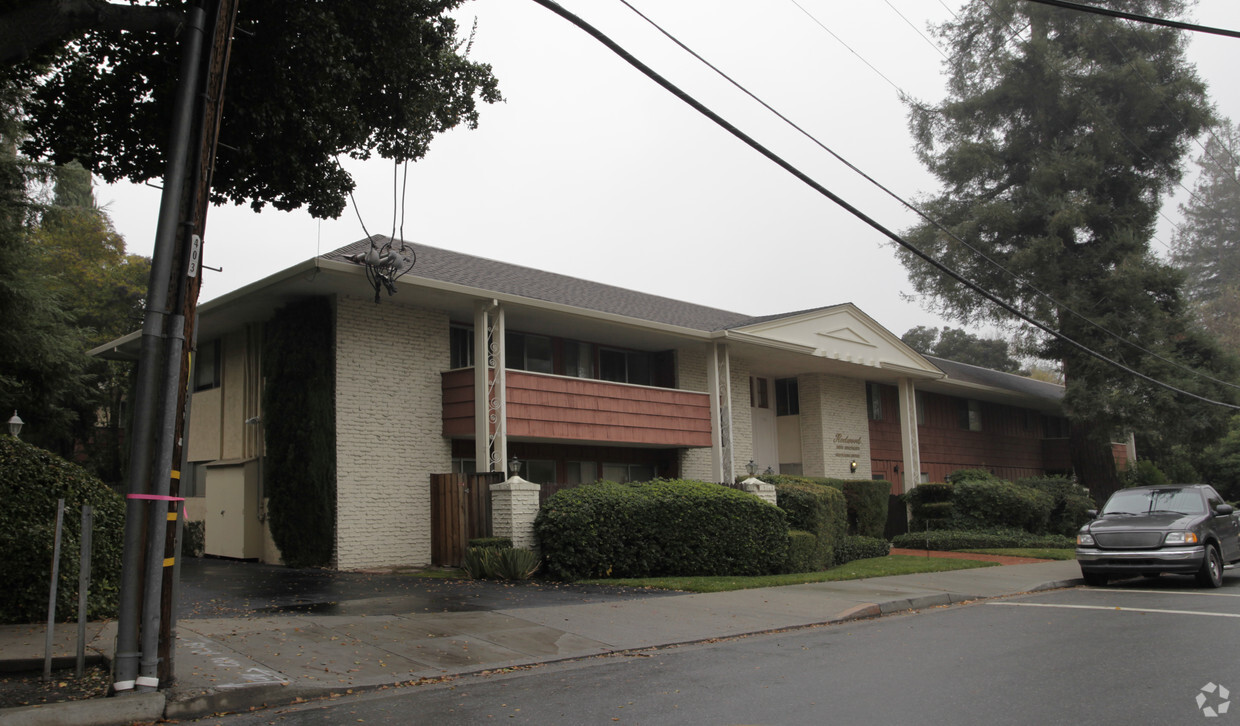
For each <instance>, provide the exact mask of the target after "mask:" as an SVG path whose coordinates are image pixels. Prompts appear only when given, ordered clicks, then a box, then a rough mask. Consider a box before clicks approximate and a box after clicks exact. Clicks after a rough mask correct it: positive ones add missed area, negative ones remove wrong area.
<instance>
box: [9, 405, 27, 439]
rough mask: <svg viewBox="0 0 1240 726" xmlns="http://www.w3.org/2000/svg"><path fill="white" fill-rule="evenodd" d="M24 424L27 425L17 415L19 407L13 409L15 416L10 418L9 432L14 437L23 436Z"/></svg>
mask: <svg viewBox="0 0 1240 726" xmlns="http://www.w3.org/2000/svg"><path fill="white" fill-rule="evenodd" d="M24 425H26V422H25V421H22V420H21V417H20V416H18V415H17V409H13V417H12V418H10V419H9V433H10V434H12V435H13V437H14V438H17V439H20V438H21V437H22V436H21V434H22V426H24Z"/></svg>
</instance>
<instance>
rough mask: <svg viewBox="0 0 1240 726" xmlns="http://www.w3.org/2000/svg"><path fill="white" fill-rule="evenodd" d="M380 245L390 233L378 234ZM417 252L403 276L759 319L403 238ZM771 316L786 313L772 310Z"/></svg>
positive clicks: (354, 247) (653, 317) (343, 251)
mask: <svg viewBox="0 0 1240 726" xmlns="http://www.w3.org/2000/svg"><path fill="white" fill-rule="evenodd" d="M375 237H376V241H377V243H378V244H380V245H382V244H383V243H384V242H386V241H387V238H386V237H380V236H379V235H376V236H375ZM405 244H406V245H408V246H412V247H413V249H414V251H415V252H416V253H417V262H416V264H414V266H413V269H412V270H410V271H409V273H408V275H407V276H406V278H405V279H410V278H417V277H420V278H423V279H427V280H436V281H439V282H450V283H454V284H457V285H465V286H468V287H476V288H478V289H481V290H490V291H494V292H502V293H506V294H509V295H519V296H521V297H526V298H531V299H533V300H543V301H545V302H553V303H560V304H563V305H572V306H574V307H579V308H585V309H587V310H597V311H599V312H605V313H613V314H616V315H624V316H627V317H631V318H637V319H639V320H649V321H651V322H656V323H665V324H667V325H678V326H681V327H685V328H690V329H693V330H704V331H714V330H723V329H725V328H735V327H738V326H740V325H745V324H747V323H749V322H752V321H755V320H758V319H759V318H754V317H752V316H749V315H743V314H741V313H734V312H730V311H727V310H719V309H716V308H710V307H706V306H705V305H695V304H693V303H687V302H684V301H681V300H673V299H672V298H667V297H661V296H659V295H649V294H647V293H643V292H637V291H636V290H628V289H625V288H622V287H616V286H614V285H605V284H603V283H600V282H591V281H589V280H582V279H580V278H576V277H569V276H567V275H558V274H556V273H554V272H547V271H545V270H537V269H534V268H532V267H524V266H522V265H514V264H510V263H507V262H499V261H496V260H491V259H487V258H485V257H475V256H473V255H466V254H462V253H460V252H453V251H451V250H445V249H440V248H438V247H431V246H429V245H424V244H415V243H412V242H406V243H405ZM369 247H370V243H369V241H368V240H364V239H363V240H359V241H357V242H354V243H353V244H350V245H346V246H344V247H341V248H340V249H338V250H333V251H332V252H328V253H326V254H324V255H323V258H324V259H329V260H338V261H346V262H347V261H348V260H347V258H348V257H349V256H350V255H355V254H357V253H359V252H365V251H366V250H367V249H369ZM769 317H770V318H771V319H773V318H778V317H786V316H785V315H777V316H769Z"/></svg>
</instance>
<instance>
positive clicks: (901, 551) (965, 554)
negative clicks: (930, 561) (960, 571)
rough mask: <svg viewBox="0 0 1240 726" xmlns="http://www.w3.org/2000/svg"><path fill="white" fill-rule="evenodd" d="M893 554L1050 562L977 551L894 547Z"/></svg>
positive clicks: (1014, 562)
mask: <svg viewBox="0 0 1240 726" xmlns="http://www.w3.org/2000/svg"><path fill="white" fill-rule="evenodd" d="M891 554H893V555H909V556H910V557H943V558H945V559H949V560H983V561H985V562H998V563H999V564H1001V565H1030V564H1033V563H1035V562H1048V560H1042V559H1038V558H1035V557H1008V556H1007V555H983V554H980V553H977V552H939V551H936V550H906V549H899V548H892V550H891Z"/></svg>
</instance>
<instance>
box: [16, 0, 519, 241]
mask: <svg viewBox="0 0 1240 726" xmlns="http://www.w3.org/2000/svg"><path fill="white" fill-rule="evenodd" d="M462 2H463V0H374V1H372V2H366V3H357V2H351V1H350V0H325V1H323V2H315V3H304V2H250V3H241V4H240V6H239V7H240V13H239V17H238V32H237V34H236V38H235V40H234V42H233V46H232V51H231V62H230V72H229V77H228V82H227V89H226V94H225V103H224V114H223V126H222V129H221V135H220V140H221V142H222V143H223V144H225V145H226V146H225V147H224V149H223V153H221V154H220V156H219V158H218V161H217V165H216V167H215V170H214V179H213V192H214V195H215V199H216V201H221V200H229V201H232V202H234V203H238V204H240V203H242V202H249V203H250V204H251V205H252V206H253V207H254V208H255V209H259V208H262V207H263V206H264V205H266V204H271V205H272V206H274V207H276V208H277V209H284V210H289V209H296V208H299V207H302V206H305V207H307V208H308V210H309V212H310V213H311V214H312V215H314V216H317V217H328V216H330V217H335V216H338V215H339V214H340V212H341V211H342V210H343V209H344V207H345V202H346V199H347V196H348V193H349V191H350V190H352V189H353V181H352V179H351V178H350V177H349V175H348V174H347V173H346V172H345V171H344V170H343V169H342V168H341V166H340V164H339V163H338V161H337V158H338V157H339V156H341V155H348V156H351V157H354V158H367V157H368V156H369V155H370V154H371V153H373V152H378V153H379V154H380V155H381V156H383V157H384V158H392V159H397V160H416V159H419V158H421V157H422V156H424V155H425V154H426V151H427V148H428V145H429V144H430V141H431V139H432V137H433V136H434V135H435V134H437V133H440V132H442V131H446V130H448V129H451V128H453V127H455V126H458V125H461V124H465V125H467V126H469V127H473V126H474V125H476V124H477V121H478V109H477V102H478V101H479V100H482V101H485V102H488V103H493V102H496V101H499V100H501V97H500V93H499V90H498V86H497V83H496V80H495V78H494V77H493V75H492V74H491V68H490V66H489V65H487V64H484V63H478V62H474V61H471V60H469V58H468V51H469V44H468V40H463V39H461V38H459V37H458V32H457V25H456V21H455V20H454V19H453V18H451V17H449V16H447V15H446V13H448V12H449V11H451V10H452V9H454V8H456V7H458V6H459V5H460V4H461V3H462ZM188 6H189V2H188V1H187V0H144V1H143V2H140V3H131V4H130V5H125V4H121V3H107V2H102V1H101V0H76V1H75V2H62V1H61V0H14V1H13V2H9V3H4V4H0V26H11V25H12V24H13V23H17V22H19V20H20V18H19V15H21V14H22V13H29V14H34V15H36V16H39V17H43V16H46V17H47V18H50V19H51V20H53V21H58V22H54V23H52V22H49V23H47V25H49V26H50V27H48V28H46V29H43V28H42V27H41V28H40V29H41V30H42V31H43V32H42V34H41V35H39V36H38V37H39V39H40V40H41V42H39V43H37V44H36V45H35V47H33V48H31V47H14V42H12V41H10V43H9V46H8V47H5V40H6V35H5V33H3V32H0V58H12V57H14V55H17V56H19V57H20V56H21V55H22V54H23V53H24V54H26V56H25V57H24V59H22V60H20V61H19V62H17V63H10V65H9V66H8V67H7V68H3V69H0V74H4V75H7V77H8V78H9V79H11V80H12V81H13V82H16V83H18V84H20V85H21V86H22V87H23V88H25V89H26V90H28V91H29V92H30V94H31V98H30V103H29V105H28V112H29V115H30V120H31V123H30V128H31V129H32V137H31V138H30V139H29V141H28V142H27V143H26V144H25V148H26V150H27V153H29V154H31V155H32V156H35V157H38V158H46V159H50V160H52V161H54V162H56V163H58V164H64V163H67V162H69V161H75V160H76V161H79V162H81V163H82V164H83V165H84V166H85V167H86V168H87V169H89V170H91V171H92V172H94V173H96V174H98V175H100V176H101V177H102V178H103V179H105V180H106V181H109V182H113V181H117V180H120V179H129V180H131V181H135V182H141V181H145V180H148V179H153V178H158V177H160V176H161V175H162V174H163V172H164V146H165V144H166V141H167V131H166V129H167V128H168V127H169V126H170V120H171V116H172V108H171V98H172V96H173V92H174V90H175V87H176V82H177V79H176V74H177V69H178V64H177V63H176V62H174V61H175V59H176V58H179V51H178V49H177V47H176V43H177V34H176V32H174V31H175V30H176V29H177V28H179V27H180V23H179V20H180V19H181V18H183V16H184V13H185V11H186V9H187V7H188ZM83 8H85V9H87V10H89V12H79V11H82V10H83ZM153 31H162V32H153ZM30 35H34V32H33V31H32V32H31V33H30Z"/></svg>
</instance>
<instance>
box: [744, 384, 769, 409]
mask: <svg viewBox="0 0 1240 726" xmlns="http://www.w3.org/2000/svg"><path fill="white" fill-rule="evenodd" d="M749 407H750V408H770V407H771V398H770V394H769V393H768V392H767V390H766V379H765V378H754V377H753V376H750V378H749Z"/></svg>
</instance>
